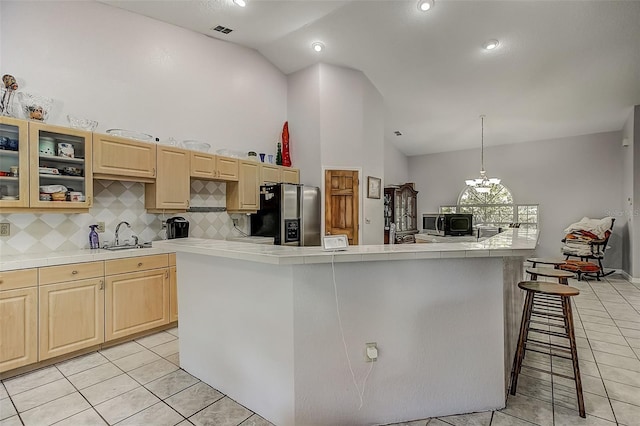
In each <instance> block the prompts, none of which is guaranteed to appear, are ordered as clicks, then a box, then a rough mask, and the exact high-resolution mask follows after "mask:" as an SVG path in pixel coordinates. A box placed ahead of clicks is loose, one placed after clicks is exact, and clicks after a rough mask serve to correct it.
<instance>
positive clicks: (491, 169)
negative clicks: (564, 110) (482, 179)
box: [409, 132, 622, 268]
mask: <svg viewBox="0 0 640 426" xmlns="http://www.w3.org/2000/svg"><path fill="white" fill-rule="evenodd" d="M621 140H622V139H621V132H609V133H598V134H592V135H584V136H576V137H570V138H562V139H552V140H546V141H535V142H529V143H521V144H513V145H502V146H490V147H485V168H486V170H487V173H488V174H489V175H490V176H491V177H500V178H501V179H502V183H503V184H504V185H505V186H507V188H509V189H510V190H511V192H512V193H513V198H514V202H516V203H527V204H539V205H540V219H539V220H540V231H541V234H540V241H539V247H538V254H539V255H542V256H558V255H559V254H560V248H561V246H562V243H561V241H560V240H561V239H562V238H563V237H564V232H563V230H564V228H565V227H566V226H567V225H569V224H570V223H573V222H576V221H578V220H580V219H581V218H582V217H583V216H588V217H592V218H600V217H605V216H608V215H617V214H619V212H620V211H621V207H622V205H621V199H622V189H621V188H622V171H621V169H622V164H621V150H622V147H621ZM479 171H480V150H479V149H473V150H465V151H456V152H447V153H439V154H431V155H424V156H416V157H410V158H409V177H410V180H411V181H414V182H415V183H416V189H417V190H418V191H420V193H419V194H418V211H419V212H420V213H423V212H435V211H437V209H438V207H439V206H440V205H443V204H455V203H456V202H457V200H458V195H459V194H460V192H461V191H462V190H463V189H464V187H465V185H464V180H465V179H469V178H475V177H477V176H478V175H479ZM616 219H617V221H620V219H621V218H620V217H616ZM621 235H622V234H621V228H620V227H619V226H618V225H617V224H616V226H614V235H613V236H612V237H611V240H610V245H611V248H610V249H609V250H608V251H607V256H606V259H605V262H604V263H605V266H608V267H612V268H620V267H621V265H622V253H621V247H622V246H621V244H622V238H621Z"/></svg>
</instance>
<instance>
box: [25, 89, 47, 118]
mask: <svg viewBox="0 0 640 426" xmlns="http://www.w3.org/2000/svg"><path fill="white" fill-rule="evenodd" d="M20 95H21V96H20V97H21V102H20V103H21V104H22V110H23V112H24V115H25V118H27V119H29V120H36V121H42V122H46V121H47V118H48V117H49V112H50V111H51V107H52V106H53V99H51V98H47V97H46V96H41V95H37V94H34V93H27V92H22V93H20Z"/></svg>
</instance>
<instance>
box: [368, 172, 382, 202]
mask: <svg viewBox="0 0 640 426" xmlns="http://www.w3.org/2000/svg"><path fill="white" fill-rule="evenodd" d="M381 184H382V179H380V178H377V177H373V176H368V177H367V198H380V185H381Z"/></svg>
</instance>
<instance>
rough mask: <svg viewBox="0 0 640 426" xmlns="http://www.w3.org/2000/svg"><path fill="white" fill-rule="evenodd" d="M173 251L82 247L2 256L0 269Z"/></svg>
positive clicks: (25, 267) (6, 269) (155, 248)
mask: <svg viewBox="0 0 640 426" xmlns="http://www.w3.org/2000/svg"><path fill="white" fill-rule="evenodd" d="M173 252H174V251H172V250H167V249H163V248H157V247H153V248H141V249H129V250H120V251H109V250H103V249H97V250H90V249H84V250H73V251H63V252H52V253H37V254H21V255H14V256H2V259H0V271H11V270H15V269H27V268H38V267H42V266H54V265H66V264H69V263H81V262H92V261H98V260H110V259H123V258H127V257H136V256H149V255H153V254H165V253H173Z"/></svg>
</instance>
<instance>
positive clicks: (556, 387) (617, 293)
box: [0, 276, 640, 426]
mask: <svg viewBox="0 0 640 426" xmlns="http://www.w3.org/2000/svg"><path fill="white" fill-rule="evenodd" d="M570 285H572V286H574V287H578V288H579V289H580V295H579V296H578V297H576V298H575V299H574V306H575V311H574V315H575V328H576V336H577V337H576V339H577V345H578V357H579V360H580V371H581V374H582V380H583V390H584V399H585V405H586V411H587V418H586V419H582V418H580V417H579V416H578V411H577V403H576V396H575V388H574V384H573V381H571V380H566V379H563V378H558V377H553V379H552V378H551V376H550V375H548V374H544V373H540V372H537V371H534V370H528V369H527V368H523V371H522V375H521V376H520V379H519V383H518V393H517V395H516V396H509V397H508V399H507V406H506V408H504V409H502V410H499V411H494V412H484V413H474V414H467V415H459V416H449V417H440V418H433V419H424V420H416V421H412V422H408V423H400V424H398V425H406V426H418V425H420V426H424V425H427V424H428V425H429V426H447V425H492V426H507V425H508V426H518V425H532V424H535V425H543V426H546V425H558V426H560V425H603V426H604V425H615V424H620V425H629V426H632V425H640V285H634V284H632V283H630V282H628V281H626V280H624V279H621V278H619V277H614V276H610V277H607V278H605V279H604V280H603V281H600V282H598V281H594V280H590V281H588V282H585V281H580V282H578V281H576V280H572V281H571V282H570ZM562 361H564V360H558V359H556V358H554V359H553V362H551V361H550V360H549V357H548V356H545V355H542V354H537V353H531V352H528V353H527V356H526V358H525V365H532V366H538V367H540V368H546V369H549V368H553V369H554V371H564V372H567V373H570V371H571V365H570V364H569V363H567V362H562ZM22 424H24V425H38V426H39V425H49V424H56V425H69V426H75V425H105V424H109V425H113V424H118V425H153V426H163V425H180V426H183V425H189V424H194V425H224V426H226V425H229V426H236V425H242V426H249V425H252V426H262V425H270V423H269V422H267V421H266V420H264V419H263V418H261V417H260V416H258V415H257V414H254V413H253V412H251V411H250V410H249V409H248V408H245V407H243V406H242V405H240V404H238V403H236V402H235V401H233V400H231V399H230V398H228V397H227V396H225V395H223V394H222V393H220V392H219V391H217V390H216V389H214V388H212V387H210V386H209V385H207V384H205V383H203V382H201V381H200V380H198V379H197V378H196V377H193V376H191V375H190V374H188V373H187V372H185V371H184V370H181V369H180V368H179V354H178V330H177V329H172V330H168V331H163V332H160V333H156V334H153V335H151V336H147V337H144V338H141V339H138V340H136V341H132V342H128V343H124V344H121V345H118V346H115V347H112V348H108V349H105V350H103V351H99V352H94V353H91V354H88V355H84V356H81V357H77V358H74V359H72V360H69V361H65V362H62V363H59V364H56V365H54V366H50V367H46V368H43V369H40V370H37V371H34V372H31V373H28V374H24V375H22V376H18V377H14V378H11V379H7V380H4V381H2V384H0V426H13V425H22ZM303 426H304V425H303Z"/></svg>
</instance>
